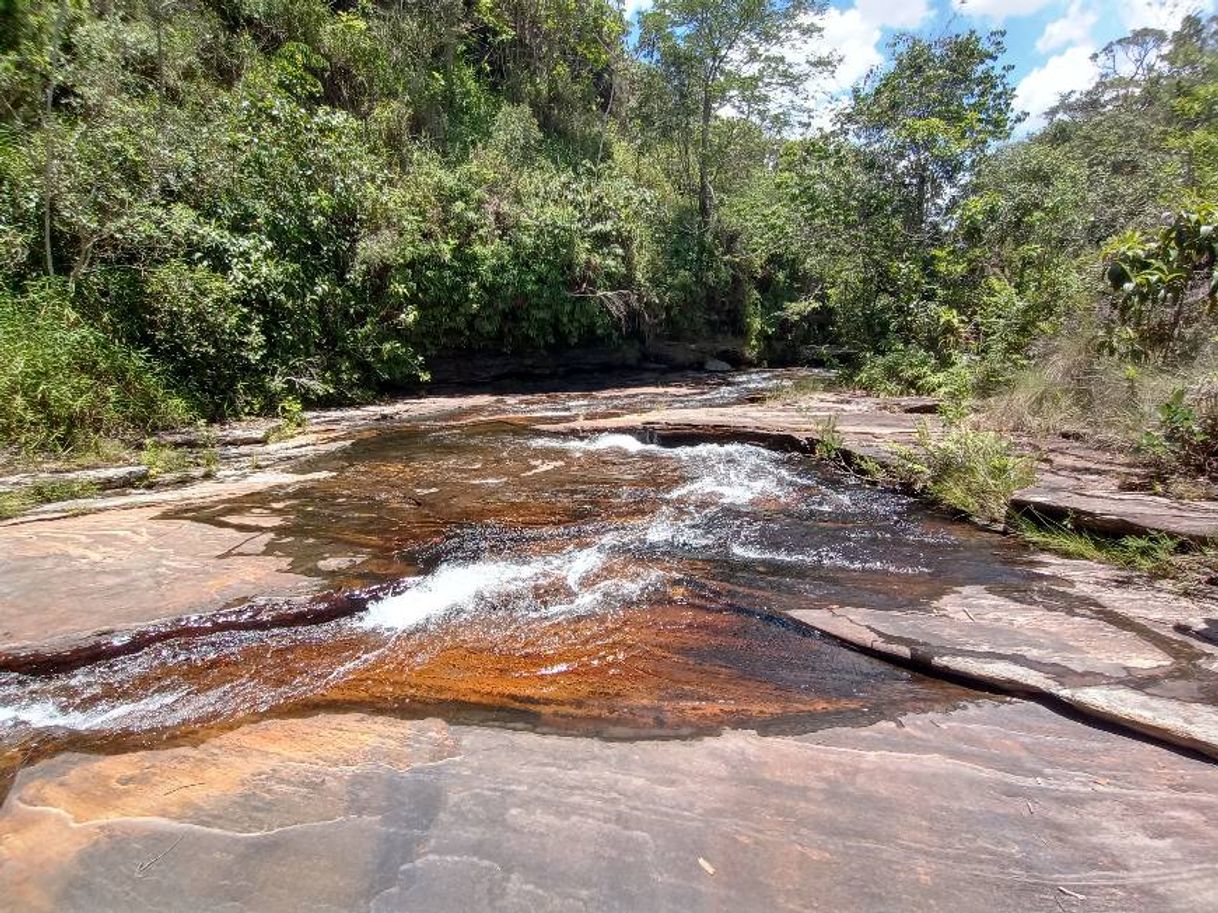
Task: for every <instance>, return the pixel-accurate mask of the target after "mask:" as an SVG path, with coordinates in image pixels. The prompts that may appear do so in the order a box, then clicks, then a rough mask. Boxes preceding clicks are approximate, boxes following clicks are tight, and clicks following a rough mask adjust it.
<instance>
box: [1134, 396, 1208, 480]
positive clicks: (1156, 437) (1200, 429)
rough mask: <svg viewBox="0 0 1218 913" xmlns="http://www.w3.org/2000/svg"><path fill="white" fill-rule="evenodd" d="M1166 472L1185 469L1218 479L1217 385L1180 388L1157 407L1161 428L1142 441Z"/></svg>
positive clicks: (1146, 451) (1145, 451) (1151, 432)
mask: <svg viewBox="0 0 1218 913" xmlns="http://www.w3.org/2000/svg"><path fill="white" fill-rule="evenodd" d="M1139 446H1140V449H1141V450H1142V452H1143V453H1144V454H1146V455H1147V456H1148V457H1150V458H1151V459H1152V461H1154V462H1155V463H1157V464H1158V466H1159V468H1160V469H1161V470H1163V471H1164V472H1165V473H1168V474H1170V473H1171V472H1178V471H1183V472H1186V473H1190V474H1199V475H1204V476H1209V477H1210V478H1218V384H1216V383H1215V381H1214V379H1213V378H1210V379H1208V381H1206V382H1202V383H1201V384H1199V385H1197V386H1196V387H1194V388H1192V389H1186V388H1184V387H1177V388H1176V389H1175V390H1173V391H1172V394H1171V396H1170V397H1169V398H1168V399H1167V401H1166V402H1164V403H1162V404H1161V405H1160V406H1159V408H1158V427H1157V428H1154V429H1150V430H1147V431H1146V432H1145V433H1144V434H1143V436H1142V440H1141V442H1140V444H1139Z"/></svg>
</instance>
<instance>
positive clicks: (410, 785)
mask: <svg viewBox="0 0 1218 913" xmlns="http://www.w3.org/2000/svg"><path fill="white" fill-rule="evenodd" d="M1216 857H1218V766H1215V765H1211V764H1205V763H1201V762H1198V761H1195V760H1192V759H1189V758H1186V757H1182V756H1179V755H1173V754H1169V753H1165V752H1163V751H1162V750H1161V749H1159V748H1156V747H1155V746H1153V745H1148V744H1144V743H1139V742H1135V741H1131V740H1129V739H1124V738H1121V737H1119V736H1116V735H1113V734H1112V733H1108V732H1104V731H1102V730H1099V729H1095V728H1089V727H1085V726H1080V725H1078V724H1077V723H1075V722H1072V721H1069V720H1066V719H1063V718H1062V717H1060V716H1058V715H1055V714H1053V713H1051V712H1049V711H1047V710H1045V709H1044V708H1042V707H1039V706H1036V705H1034V704H1026V703H1020V702H1012V703H987V704H983V705H979V706H973V707H964V708H961V709H959V710H957V711H955V712H953V713H948V714H934V715H919V716H908V717H905V718H904V719H903V720H902V721H901V722H900V724H895V723H881V724H876V725H873V726H870V727H866V728H863V729H834V730H827V731H823V732H819V733H815V734H812V735H788V736H771V737H762V736H758V735H757V734H755V733H749V732H732V733H727V734H725V735H723V736H720V737H717V738H711V739H700V740H695V741H659V742H613V741H609V742H606V741H598V740H591V739H581V738H561V737H555V736H543V735H536V734H532V733H528V732H518V731H510V730H503V729H477V728H470V727H462V726H448V725H445V724H444V723H442V722H439V721H436V720H420V721H405V720H398V719H393V718H382V717H370V716H363V715H358V714H351V715H340V714H325V715H320V716H314V717H310V718H306V719H295V720H281V721H272V722H263V723H256V724H253V725H249V726H245V727H243V728H241V729H237V730H235V731H232V732H229V733H226V734H222V735H218V736H215V737H213V738H211V739H208V740H205V741H203V742H201V743H200V744H198V745H197V746H191V745H182V746H178V747H165V748H161V749H159V750H148V751H137V752H133V753H127V754H103V755H96V756H85V755H65V756H61V757H58V758H55V759H53V760H50V761H45V762H43V763H41V764H38V765H36V766H34V767H32V768H29V769H27V770H25V771H23V772H22V773H21V774H20V775H19V776H18V779H17V782H16V784H15V785H14V787H13V789H12V791H11V793H10V795H9V797H8V800H7V801H6V803H5V804H4V806H3V808H2V809H0V909H3V910H6V911H7V910H13V911H18V910H19V911H22V913H43V911H48V913H49V911H55V913H74V911H87V913H111V911H114V913H118V911H122V913H126V911H129V910H132V909H154V910H158V911H165V913H173V911H184V913H185V911H189V913H208V911H219V910H224V911H240V910H257V911H259V913H277V911H291V913H320V911H327V913H328V911H335V910H344V911H347V910H378V911H380V910H385V911H388V910H429V911H437V913H442V911H449V910H451V911H460V913H481V911H491V910H494V911H519V913H525V911H530V913H531V911H538V910H545V911H588V910H594V911H631V913H633V911H640V910H647V911H655V913H668V911H672V913H685V911H689V910H711V909H717V910H733V911H740V913H751V911H759V913H760V911H765V913H772V911H791V913H795V911H801V913H802V911H807V910H810V909H820V910H832V911H841V913H851V911H860V913H862V911H868V913H871V911H883V910H902V911H908V913H923V911H926V913H930V911H939V910H985V911H990V913H1024V911H1028V910H1049V911H1055V910H1059V909H1063V908H1064V909H1086V910H1087V911H1089V913H1097V911H1098V913H1128V911H1131V910H1171V911H1173V913H1209V911H1212V910H1213V909H1215V907H1216V906H1218V866H1216V865H1215V862H1214V860H1215V858H1216ZM700 859H704V860H706V861H707V863H708V864H709V865H711V867H712V868H713V869H714V872H715V874H714V877H709V876H708V872H707V870H706V867H705V866H703V865H701V864H700V862H699V860H700ZM877 873H883V874H882V877H878V876H877ZM1076 895H1083V896H1085V897H1086V898H1087V899H1086V901H1085V903H1084V902H1082V901H1077V900H1076V899H1075V896H1076ZM1059 899H1060V901H1061V902H1060V904H1059ZM1076 904H1077V906H1076Z"/></svg>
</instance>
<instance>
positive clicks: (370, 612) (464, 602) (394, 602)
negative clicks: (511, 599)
mask: <svg viewBox="0 0 1218 913" xmlns="http://www.w3.org/2000/svg"><path fill="white" fill-rule="evenodd" d="M544 573H545V566H544V562H542V561H538V562H533V563H530V564H513V563H510V562H506V561H482V562H477V563H474V564H443V565H441V566H440V567H438V568H437V569H436V570H435V571H433V572H432V573H430V574H428V575H427V576H426V577H421V578H419V580H418V581H417V582H416V583H415V585H414V586H412V587H411V588H410V589H408V590H406V591H405V592H404V593H398V594H397V595H395V596H388V597H386V598H385V599H382V600H380V601H378V602H374V603H372V604H371V605H370V606H369V607H368V608H367V610H366V611H365V612H364V614H363V615H361V616H360V618H359V621H358V624H359V625H360V626H361V627H365V628H392V629H396V630H407V629H409V628H415V627H418V626H419V625H422V624H424V623H426V622H428V621H430V620H432V619H433V618H437V617H439V616H441V615H445V614H447V613H448V612H451V611H453V610H455V609H459V608H462V607H465V606H469V605H471V604H472V603H473V602H474V601H475V600H476V599H478V598H479V597H483V598H486V597H491V596H494V595H496V594H498V593H502V592H505V591H509V590H512V589H517V588H520V587H522V586H523V585H524V584H526V583H528V582H530V581H533V580H536V579H537V578H538V577H540V576H542V575H543V574H544Z"/></svg>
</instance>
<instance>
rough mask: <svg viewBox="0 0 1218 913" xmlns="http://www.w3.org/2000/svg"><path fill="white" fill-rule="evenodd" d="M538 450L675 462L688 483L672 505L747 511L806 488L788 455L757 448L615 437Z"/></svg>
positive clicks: (542, 443)
mask: <svg viewBox="0 0 1218 913" xmlns="http://www.w3.org/2000/svg"><path fill="white" fill-rule="evenodd" d="M532 446H534V447H541V448H552V449H558V450H566V451H569V452H571V453H576V454H579V453H604V452H607V451H621V452H624V453H628V454H642V453H646V454H649V455H656V456H663V457H666V458H668V459H671V460H675V461H677V462H678V463H680V464H681V466H682V468H683V469H684V471H685V473H686V476H687V478H688V481H686V482H685V484H683V485H681V486H679V487H678V488H676V489H675V490H673V491H671V492H669V493H668V495H667V497H668V498H669V499H670V500H692V501H698V502H706V501H712V502H717V503H720V504H734V505H745V504H751V503H753V502H755V501H757V500H760V499H762V498H784V497H790V496H792V495H794V493H795V491H796V490H797V486H799V485H800V481H799V478H798V476H797V475H796V474H795V473H794V472H793V471H792V470H791V469H790V467H789V466H788V465H786V459H785V457H784V455H783V454H780V453H775V452H773V451H770V450H766V449H765V448H763V447H757V446H755V445H752V444H697V445H694V446H690V447H661V446H659V445H657V444H647V443H644V442H643V441H640V440H639V439H638V438H636V437H633V436H631V435H629V434H616V433H610V434H599V435H597V436H596V437H592V438H587V439H583V440H551V439H545V440H538V441H533V442H532Z"/></svg>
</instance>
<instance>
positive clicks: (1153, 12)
mask: <svg viewBox="0 0 1218 913" xmlns="http://www.w3.org/2000/svg"><path fill="white" fill-rule="evenodd" d="M1116 6H1117V11H1118V15H1119V16H1120V17H1121V22H1122V23H1123V24H1124V26H1125V28H1127V29H1128V30H1129V31H1133V30H1134V29H1141V28H1152V29H1164V30H1165V31H1168V32H1171V31H1175V30H1176V29H1177V28H1178V27H1179V25H1180V22H1181V21H1182V20H1183V19H1184V17H1185V16H1187V15H1188V14H1189V13H1194V12H1207V11H1212V10H1213V8H1214V4H1213V2H1212V0H1208V2H1197V0H1117V4H1116Z"/></svg>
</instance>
